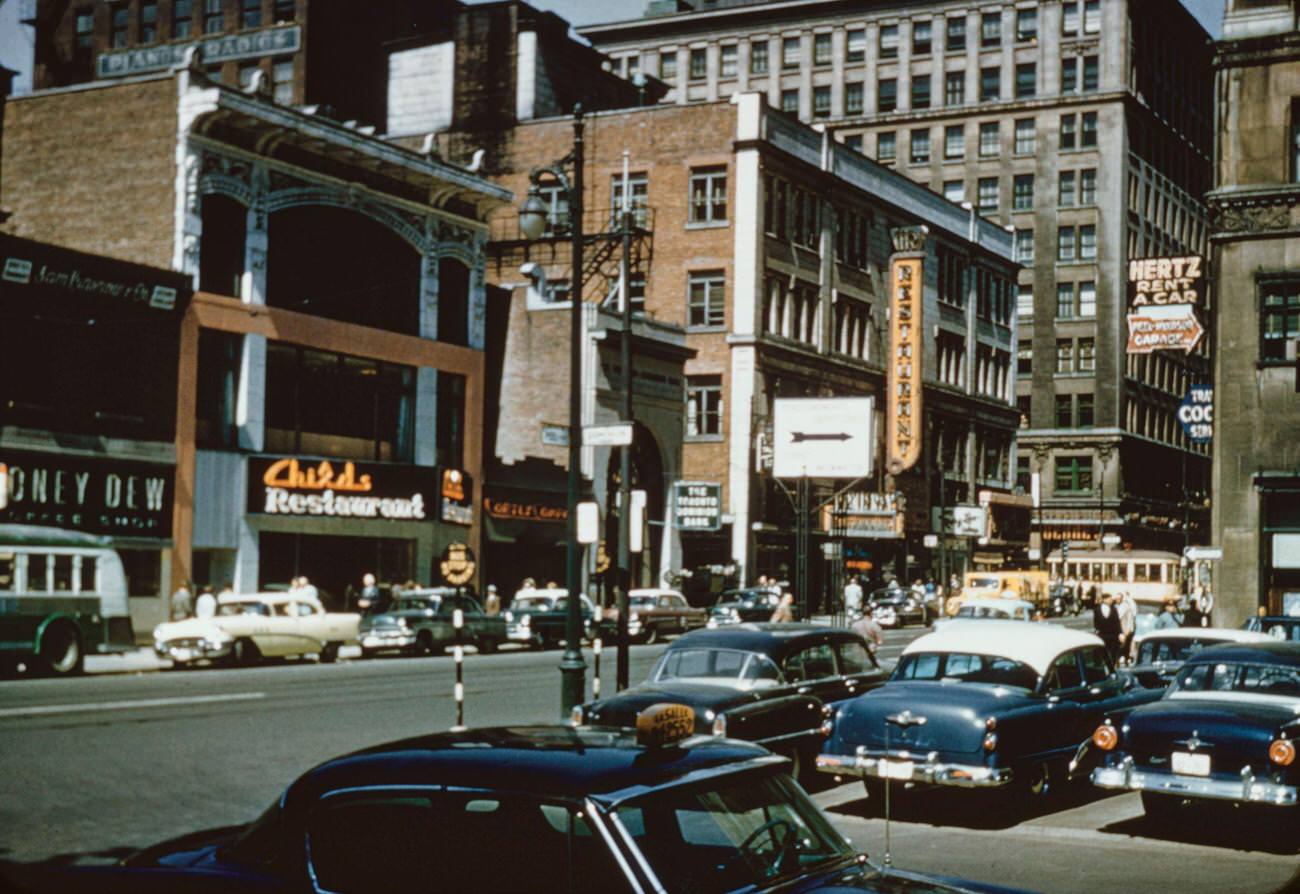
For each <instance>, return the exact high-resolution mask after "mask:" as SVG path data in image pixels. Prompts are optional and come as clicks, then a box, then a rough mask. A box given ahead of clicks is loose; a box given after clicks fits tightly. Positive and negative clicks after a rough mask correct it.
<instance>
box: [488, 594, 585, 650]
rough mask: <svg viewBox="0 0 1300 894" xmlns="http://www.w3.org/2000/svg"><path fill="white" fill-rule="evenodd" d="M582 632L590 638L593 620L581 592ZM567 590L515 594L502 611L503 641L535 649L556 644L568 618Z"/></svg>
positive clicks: (560, 638) (562, 638)
mask: <svg viewBox="0 0 1300 894" xmlns="http://www.w3.org/2000/svg"><path fill="white" fill-rule="evenodd" d="M580 598H581V599H582V635H583V636H584V637H590V636H591V635H592V632H593V631H594V625H595V623H596V617H597V616H596V607H595V606H594V605H592V604H591V600H590V599H588V598H587V597H586V595H585V594H584V595H582V596H581V597H580ZM568 612H569V591H568V590H559V589H550V590H533V591H532V592H531V593H527V594H526V595H523V596H516V597H515V598H514V599H512V600H511V602H510V607H509V608H507V609H506V611H505V621H506V641H507V642H514V643H522V644H524V645H526V646H529V647H531V648H536V649H551V648H555V647H556V646H559V645H560V644H561V643H562V642H563V641H564V637H565V631H566V629H567V625H568V621H569V616H568Z"/></svg>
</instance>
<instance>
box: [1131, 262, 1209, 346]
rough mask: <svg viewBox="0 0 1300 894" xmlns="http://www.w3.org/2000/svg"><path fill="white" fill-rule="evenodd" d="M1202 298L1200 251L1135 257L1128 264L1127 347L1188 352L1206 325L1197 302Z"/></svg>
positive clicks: (1202, 283)
mask: <svg viewBox="0 0 1300 894" xmlns="http://www.w3.org/2000/svg"><path fill="white" fill-rule="evenodd" d="M1204 301H1205V262H1204V258H1202V257H1200V256H1199V255H1188V256H1180V257H1168V258H1137V259H1135V260H1132V261H1129V264H1128V353H1130V354H1150V353H1152V352H1153V351H1164V350H1181V351H1183V352H1184V353H1190V352H1191V351H1192V349H1193V348H1195V347H1196V345H1197V344H1198V343H1199V342H1200V340H1201V336H1203V335H1204V334H1205V329H1204V327H1203V326H1202V325H1201V321H1200V319H1198V318H1197V315H1196V308H1197V306H1198V305H1200V304H1203V303H1204Z"/></svg>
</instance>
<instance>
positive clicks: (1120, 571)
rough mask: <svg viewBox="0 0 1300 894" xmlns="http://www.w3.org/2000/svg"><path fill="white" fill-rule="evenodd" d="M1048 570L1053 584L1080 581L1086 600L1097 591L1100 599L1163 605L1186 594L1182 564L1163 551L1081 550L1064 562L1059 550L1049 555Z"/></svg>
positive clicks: (1081, 548) (1070, 555)
mask: <svg viewBox="0 0 1300 894" xmlns="http://www.w3.org/2000/svg"><path fill="white" fill-rule="evenodd" d="M1047 567H1048V570H1049V572H1050V573H1051V576H1052V579H1053V580H1070V579H1073V580H1076V581H1078V582H1079V587H1080V590H1081V592H1082V595H1083V596H1084V597H1085V598H1086V597H1087V596H1088V594H1089V593H1090V592H1091V591H1092V590H1093V588H1094V587H1095V588H1096V591H1097V595H1098V596H1101V595H1103V594H1105V593H1110V594H1111V595H1112V596H1119V595H1120V594H1121V593H1128V594H1129V595H1131V596H1132V597H1133V599H1134V600H1135V601H1136V602H1138V603H1147V604H1150V605H1162V604H1164V603H1165V602H1166V601H1167V600H1170V599H1174V600H1177V599H1178V598H1179V597H1180V596H1181V593H1182V587H1181V585H1182V571H1181V568H1182V560H1181V558H1180V557H1179V556H1178V554H1176V553H1169V552H1163V551H1161V550H1154V549H1133V550H1128V549H1122V550H1118V549H1088V548H1086V547H1077V548H1071V549H1070V551H1069V555H1068V558H1066V559H1065V560H1064V561H1062V558H1061V551H1060V550H1059V549H1057V550H1053V551H1052V552H1051V553H1049V554H1048V556H1047Z"/></svg>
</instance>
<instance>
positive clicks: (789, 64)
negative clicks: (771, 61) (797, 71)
mask: <svg viewBox="0 0 1300 894" xmlns="http://www.w3.org/2000/svg"><path fill="white" fill-rule="evenodd" d="M781 67H782V68H786V69H789V68H798V67H799V38H797V37H786V38H784V39H782V41H781Z"/></svg>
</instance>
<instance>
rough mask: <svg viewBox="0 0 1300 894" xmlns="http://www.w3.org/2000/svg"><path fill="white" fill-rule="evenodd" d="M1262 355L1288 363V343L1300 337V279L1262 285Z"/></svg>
mask: <svg viewBox="0 0 1300 894" xmlns="http://www.w3.org/2000/svg"><path fill="white" fill-rule="evenodd" d="M1260 302H1261V303H1260V312H1259V324H1260V350H1259V356H1260V359H1261V360H1262V361H1263V362H1265V363H1285V362H1287V360H1288V358H1289V356H1293V355H1290V354H1289V346H1290V345H1291V344H1292V343H1293V342H1294V340H1295V339H1297V338H1300V280H1285V281H1283V280H1278V281H1271V282H1264V283H1262V284H1261V285H1260Z"/></svg>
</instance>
